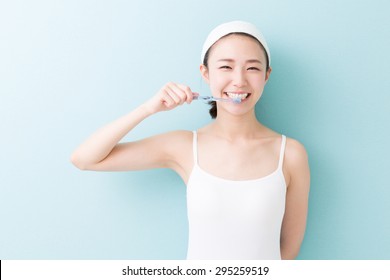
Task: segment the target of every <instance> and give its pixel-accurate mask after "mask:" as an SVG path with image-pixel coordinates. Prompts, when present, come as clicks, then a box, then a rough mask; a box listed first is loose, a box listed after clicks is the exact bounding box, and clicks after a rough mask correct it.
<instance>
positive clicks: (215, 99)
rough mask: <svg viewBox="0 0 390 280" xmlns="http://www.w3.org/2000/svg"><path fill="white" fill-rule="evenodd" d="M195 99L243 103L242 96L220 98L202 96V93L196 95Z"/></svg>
mask: <svg viewBox="0 0 390 280" xmlns="http://www.w3.org/2000/svg"><path fill="white" fill-rule="evenodd" d="M193 100H201V101H206V102H208V101H222V102H233V103H234V104H239V103H241V98H239V97H236V98H219V97H214V96H202V95H194V98H193Z"/></svg>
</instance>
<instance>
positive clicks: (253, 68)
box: [248, 67, 260, 71]
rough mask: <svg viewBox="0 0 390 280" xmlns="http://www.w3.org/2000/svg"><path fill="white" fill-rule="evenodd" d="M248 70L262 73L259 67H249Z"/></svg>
mask: <svg viewBox="0 0 390 280" xmlns="http://www.w3.org/2000/svg"><path fill="white" fill-rule="evenodd" d="M248 70H254V71H260V68H257V67H249V68H248Z"/></svg>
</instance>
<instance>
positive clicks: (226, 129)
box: [213, 110, 264, 140]
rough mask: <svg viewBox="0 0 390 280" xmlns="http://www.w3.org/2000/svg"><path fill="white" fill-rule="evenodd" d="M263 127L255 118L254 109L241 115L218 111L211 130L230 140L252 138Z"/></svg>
mask: <svg viewBox="0 0 390 280" xmlns="http://www.w3.org/2000/svg"><path fill="white" fill-rule="evenodd" d="M263 129H264V126H263V125H262V124H261V123H260V122H259V121H258V120H257V118H256V115H255V112H254V110H253V111H252V112H248V114H245V115H242V116H235V115H232V114H228V113H224V112H218V115H217V118H216V119H215V122H214V123H213V131H214V132H215V133H216V134H218V135H219V136H221V137H223V138H226V139H230V140H234V139H239V138H252V137H254V135H255V134H258V133H259V131H262V130H263Z"/></svg>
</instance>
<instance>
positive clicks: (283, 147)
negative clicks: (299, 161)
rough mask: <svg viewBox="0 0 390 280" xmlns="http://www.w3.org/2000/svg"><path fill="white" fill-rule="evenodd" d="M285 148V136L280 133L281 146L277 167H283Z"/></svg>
mask: <svg viewBox="0 0 390 280" xmlns="http://www.w3.org/2000/svg"><path fill="white" fill-rule="evenodd" d="M285 149H286V136H285V135H282V144H281V147H280V154H279V164H278V169H280V168H282V167H283V159H284V150H285Z"/></svg>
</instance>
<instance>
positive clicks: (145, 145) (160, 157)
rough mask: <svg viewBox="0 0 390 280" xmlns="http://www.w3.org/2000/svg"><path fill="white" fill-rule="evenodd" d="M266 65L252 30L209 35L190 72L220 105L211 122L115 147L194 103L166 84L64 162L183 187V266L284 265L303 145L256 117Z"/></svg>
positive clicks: (291, 242) (303, 209)
mask: <svg viewBox="0 0 390 280" xmlns="http://www.w3.org/2000/svg"><path fill="white" fill-rule="evenodd" d="M270 61H271V59H270V52H269V49H268V46H267V44H266V42H265V40H264V38H263V36H262V35H261V33H260V32H259V31H258V30H257V29H256V27H255V26H254V25H252V24H250V23H247V22H242V21H234V22H229V23H225V24H222V25H220V26H218V27H216V28H215V29H214V30H213V31H212V32H211V33H210V34H209V36H208V37H207V39H206V41H205V43H204V46H203V51H202V64H201V65H200V72H201V75H202V77H203V79H204V80H205V82H206V83H207V84H209V86H210V89H211V92H212V95H213V96H214V97H217V98H223V101H218V102H213V104H212V106H213V107H212V108H211V110H210V114H211V115H212V117H213V118H214V119H215V120H214V121H213V122H212V123H210V124H209V125H207V126H205V127H202V128H200V129H199V130H198V131H195V132H190V131H173V132H168V133H165V134H161V135H156V136H153V137H150V138H147V139H143V140H140V141H134V142H129V143H118V142H119V141H120V140H121V139H122V138H123V137H124V136H125V135H126V134H128V133H129V132H130V131H131V130H132V129H133V128H134V127H135V126H136V125H138V124H139V123H140V122H142V121H143V120H144V119H145V118H147V117H149V116H151V115H153V114H156V113H158V112H161V111H166V110H172V109H174V108H176V107H177V106H180V105H182V104H183V103H184V102H187V103H191V102H192V101H193V99H194V96H197V94H196V93H193V92H192V91H191V89H190V88H189V87H188V86H185V85H181V84H177V83H168V84H166V85H165V86H163V87H162V88H161V89H160V90H159V91H158V92H157V94H156V95H155V96H154V97H152V98H151V99H150V100H148V101H147V102H145V103H144V104H142V105H140V106H139V107H138V108H136V109H135V110H134V111H132V112H130V113H128V114H127V115H125V116H123V117H121V118H119V119H118V120H116V121H114V122H112V123H110V124H108V125H107V126H105V127H103V128H101V129H100V130H98V131H97V132H96V133H94V134H93V135H92V136H91V137H90V138H89V139H87V140H86V141H85V142H84V143H83V144H81V145H80V147H78V148H77V149H76V151H75V152H74V153H73V155H72V162H73V164H74V165H76V166H77V167H78V168H80V169H83V170H104V171H116V170H118V171H124V170H141V169H150V168H171V169H173V170H174V171H176V172H177V173H178V174H179V175H180V176H181V178H182V179H183V181H184V182H185V184H186V185H187V206H188V219H189V243H188V253H187V258H188V259H294V258H295V257H296V256H297V255H298V252H299V248H300V245H301V243H302V240H303V236H304V231H305V227H306V217H307V208H308V193H309V185H310V174H309V166H308V159H307V154H306V152H305V149H304V147H303V146H302V145H301V144H300V143H298V142H297V141H296V140H293V139H290V138H286V137H285V136H283V135H280V134H278V133H276V132H275V131H272V130H271V129H269V128H267V127H265V126H264V125H262V124H261V123H260V122H259V121H258V120H257V118H256V115H255V105H256V103H257V102H258V100H259V99H260V97H261V95H262V92H263V89H264V86H265V84H266V83H267V81H268V79H269V77H270V74H271V68H270ZM232 99H234V100H235V101H237V100H239V102H229V101H231V100H232ZM224 101H226V102H224ZM145 155H147V156H145Z"/></svg>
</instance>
